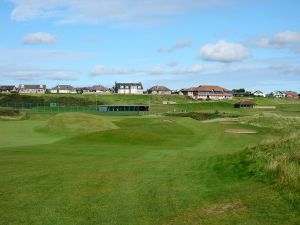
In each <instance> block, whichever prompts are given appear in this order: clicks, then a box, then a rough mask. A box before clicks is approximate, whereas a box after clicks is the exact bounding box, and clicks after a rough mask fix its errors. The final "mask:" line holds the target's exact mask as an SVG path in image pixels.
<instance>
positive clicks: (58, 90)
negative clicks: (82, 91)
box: [50, 85, 77, 94]
mask: <svg viewBox="0 0 300 225" xmlns="http://www.w3.org/2000/svg"><path fill="white" fill-rule="evenodd" d="M50 93H51V94H76V93H77V91H76V89H75V88H74V87H72V86H71V85H57V86H55V87H54V88H52V89H50Z"/></svg>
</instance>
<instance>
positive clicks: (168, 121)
mask: <svg viewBox="0 0 300 225" xmlns="http://www.w3.org/2000/svg"><path fill="white" fill-rule="evenodd" d="M162 123H174V121H172V120H163V121H162Z"/></svg>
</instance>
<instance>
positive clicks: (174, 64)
mask: <svg viewBox="0 0 300 225" xmlns="http://www.w3.org/2000/svg"><path fill="white" fill-rule="evenodd" d="M166 65H167V66H169V67H176V66H178V65H179V62H178V61H177V60H174V61H170V62H168V63H167V64H166Z"/></svg>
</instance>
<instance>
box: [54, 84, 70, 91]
mask: <svg viewBox="0 0 300 225" xmlns="http://www.w3.org/2000/svg"><path fill="white" fill-rule="evenodd" d="M51 90H70V91H74V90H75V88H74V87H72V86H71V85H57V86H55V87H54V88H52V89H51Z"/></svg>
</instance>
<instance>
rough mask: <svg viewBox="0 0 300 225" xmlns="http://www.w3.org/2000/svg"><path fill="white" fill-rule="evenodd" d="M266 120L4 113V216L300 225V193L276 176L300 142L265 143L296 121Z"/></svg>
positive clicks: (0, 190)
mask: <svg viewBox="0 0 300 225" xmlns="http://www.w3.org/2000/svg"><path fill="white" fill-rule="evenodd" d="M216 104H223V103H216ZM191 105H194V104H191ZM199 105H200V104H199ZM204 105H205V107H207V110H210V111H213V109H212V108H209V105H206V103H205V104H204ZM191 107H194V106H191ZM221 107H223V106H221ZM226 107H228V106H227V105H226V104H224V108H226ZM228 110H229V107H228ZM231 113H235V110H233V111H231ZM243 115H248V112H245V114H243ZM265 118H266V120H264V119H263V118H260V119H259V120H258V122H257V121H256V120H255V116H252V119H253V120H254V121H255V123H252V122H253V121H252V119H250V117H245V118H242V119H241V121H244V119H245V121H246V122H245V123H244V124H240V123H234V124H230V123H228V124H226V123H223V121H222V122H220V121H218V120H216V121H213V120H211V121H210V122H209V123H204V122H201V121H198V120H195V119H192V118H188V117H169V116H131V117H122V116H114V117H113V116H110V117H108V116H103V115H102V116H97V115H90V114H81V113H80V114H76V113H75V114H73V113H72V114H69V113H62V114H57V115H31V116H30V118H29V119H28V120H25V121H9V122H7V121H0V130H1V134H4V133H5V134H4V136H2V135H1V137H0V146H1V147H0V156H1V157H0V183H1V185H0V221H1V222H0V223H2V224H51V225H52V224H63V225H68V224H72V225H73V224H95V225H96V224H109V225H111V224H131V225H135V224H138V225H140V224H155V225H156V224H180V225H181V224H206V225H207V224H208V225H210V224H212V225H215V224H228V225H229V224H230V225H231V224H246V225H252V224H262V225H268V224H269V225H282V224H286V225H290V224H292V225H297V224H299V223H300V216H299V209H298V208H297V207H295V203H297V201H298V200H297V201H296V200H294V202H293V201H291V200H290V199H289V198H287V197H286V196H285V195H284V194H282V193H283V192H284V191H285V190H286V188H290V187H289V186H288V185H289V184H290V183H284V182H283V181H282V180H278V181H277V180H276V179H277V178H276V176H277V175H279V174H282V175H280V176H283V175H284V174H286V173H278V172H274V171H268V168H269V162H271V160H277V161H278V160H279V159H280V157H281V156H282V155H283V154H282V152H284V153H285V152H286V154H288V155H289V152H293V154H291V156H292V158H289V157H288V160H285V162H286V163H285V164H284V165H285V166H284V167H282V168H288V166H287V165H288V163H291V165H292V164H294V163H296V162H297V160H298V158H297V156H298V153H297V151H296V150H292V149H298V148H297V146H298V140H296V137H295V138H294V139H295V140H296V141H295V140H294V139H293V141H292V142H291V143H292V144H291V145H290V144H287V143H285V142H283V143H282V145H280V143H281V142H280V141H279V142H278V143H277V142H275V143H273V144H271V147H270V146H269V145H268V146H269V147H268V150H267V151H262V150H263V149H264V148H262V147H259V146H264V145H265V140H275V141H278V140H281V137H282V136H283V135H285V134H287V133H285V128H286V127H290V128H291V129H290V130H289V132H291V131H294V130H295V129H296V126H295V125H292V124H291V123H290V122H289V121H288V122H287V121H286V122H282V124H284V126H283V127H282V128H281V129H274V127H273V126H272V123H273V120H269V118H268V117H267V116H266V117H265ZM280 118H282V117H281V116H279V117H278V118H277V117H276V119H277V120H279V119H280ZM258 125H260V126H258ZM275 125H276V124H275ZM102 126H103V127H102ZM41 127H44V128H45V127H46V128H47V129H48V128H49V129H48V130H47V129H46V130H44V131H42V132H41V131H40V130H39V129H38V128H41ZM88 127H90V130H89V129H88ZM50 128H51V129H50ZM292 128H293V129H292ZM226 129H253V130H256V131H257V133H256V134H233V133H225V132H224V131H225V130H226ZM56 133H59V135H57V136H56V135H55V134H56ZM12 138H15V139H16V141H15V142H12V141H11V142H7V139H12ZM294 141H295V142H294ZM259 144H260V145H259ZM257 145H259V146H258V147H256V146H257ZM289 146H290V147H289ZM274 149H276V150H274ZM287 149H290V150H287ZM273 151H274V152H273ZM260 152H262V153H260ZM280 162H281V161H280ZM291 168H292V166H291ZM282 170H283V169H280V171H282ZM276 171H277V170H276ZM287 171H288V170H287ZM295 171H296V170H295ZM269 173H271V174H272V173H273V174H275V175H276V176H275V175H270V174H269ZM293 177H295V176H293ZM279 181H280V182H279ZM297 182H298V181H297ZM297 182H295V183H294V186H293V188H291V189H292V192H290V193H291V194H289V195H293V196H294V197H293V199H297V196H299V194H298V192H297V190H298V189H297V188H298V183H297ZM276 183H278V184H280V185H276Z"/></svg>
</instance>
